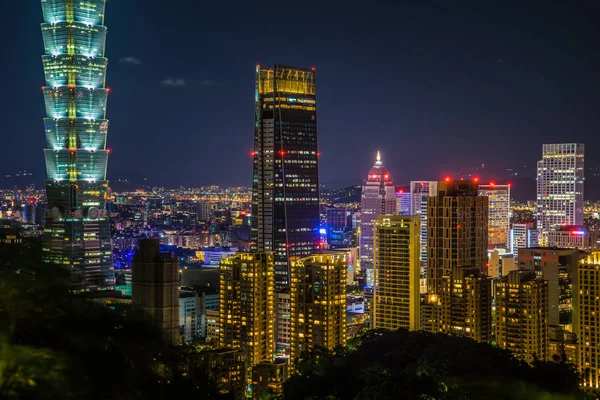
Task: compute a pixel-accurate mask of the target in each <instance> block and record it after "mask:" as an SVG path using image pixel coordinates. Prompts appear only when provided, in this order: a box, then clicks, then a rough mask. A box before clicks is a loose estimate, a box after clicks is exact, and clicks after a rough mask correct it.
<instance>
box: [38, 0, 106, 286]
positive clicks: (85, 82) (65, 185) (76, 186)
mask: <svg viewBox="0 0 600 400" xmlns="http://www.w3.org/2000/svg"><path fill="white" fill-rule="evenodd" d="M105 2H106V0H85V1H83V0H42V11H43V16H44V23H43V24H42V34H43V38H44V50H45V55H43V56H42V62H43V65H44V73H45V76H46V85H45V86H43V87H42V91H43V94H44V101H45V103H46V118H44V125H45V131H46V146H47V148H46V149H44V156H45V159H46V170H47V173H48V179H47V180H46V193H47V196H48V209H49V213H48V214H49V215H48V216H47V218H46V229H45V246H44V260H45V261H46V262H48V263H53V264H59V265H62V266H64V267H67V268H69V269H70V270H71V273H72V278H73V281H74V289H76V290H95V289H99V288H103V287H112V286H114V283H115V277H114V271H113V266H112V251H111V245H110V231H109V221H108V215H107V212H106V191H107V188H108V182H107V180H106V165H107V159H108V153H109V150H107V149H106V136H107V131H108V120H106V119H105V114H106V101H107V97H108V91H109V90H108V89H107V88H106V87H105V76H106V66H107V63H108V61H107V59H106V58H105V57H104V47H105V41H106V27H105V26H103V23H104V9H105Z"/></svg>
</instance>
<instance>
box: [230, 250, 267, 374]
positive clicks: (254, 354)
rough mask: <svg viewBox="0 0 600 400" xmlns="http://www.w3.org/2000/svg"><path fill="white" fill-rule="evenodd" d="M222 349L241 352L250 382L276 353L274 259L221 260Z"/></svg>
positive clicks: (257, 256)
mask: <svg viewBox="0 0 600 400" xmlns="http://www.w3.org/2000/svg"><path fill="white" fill-rule="evenodd" d="M220 271H221V278H220V293H219V294H220V298H219V300H220V302H219V348H221V349H240V350H241V354H242V361H243V362H244V363H245V364H246V378H247V380H248V383H249V384H250V383H251V381H252V367H254V366H255V365H256V364H258V363H260V362H262V361H268V362H270V361H272V360H273V354H274V352H275V342H274V340H275V292H274V268H273V255H272V254H270V253H238V254H236V255H233V256H229V257H226V258H223V259H221V264H220Z"/></svg>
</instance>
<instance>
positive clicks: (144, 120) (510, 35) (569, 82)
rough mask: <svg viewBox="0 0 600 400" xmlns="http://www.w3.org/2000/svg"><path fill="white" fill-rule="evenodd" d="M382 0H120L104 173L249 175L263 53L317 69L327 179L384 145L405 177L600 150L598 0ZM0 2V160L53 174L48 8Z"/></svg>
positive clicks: (198, 179)
mask: <svg viewBox="0 0 600 400" xmlns="http://www.w3.org/2000/svg"><path fill="white" fill-rule="evenodd" d="M320 3H324V4H326V5H321V4H320ZM371 3H373V5H371ZM389 3H390V4H384V3H383V2H352V1H350V2H341V1H339V2H318V1H310V2H301V1H287V2H285V1H284V2H262V1H252V2H249V1H244V2H242V1H210V2H208V1H190V0H177V1H166V0H145V1H139V0H138V1H134V0H109V1H108V4H107V12H106V21H105V24H106V25H107V26H108V43H107V57H108V58H109V60H110V65H109V69H108V80H107V85H108V87H110V88H111V96H110V98H109V102H108V114H107V118H108V119H110V121H111V126H110V130H109V138H108V143H109V148H110V149H111V150H112V154H111V157H110V158H109V173H108V177H109V179H111V180H115V179H117V178H130V179H134V180H140V179H142V178H143V177H146V178H148V182H149V183H150V182H151V183H155V184H162V185H166V186H169V187H177V186H179V185H185V186H200V185H207V184H218V185H222V186H225V185H249V184H250V182H251V174H252V172H251V158H250V155H249V153H250V151H251V149H252V137H253V117H254V114H253V95H254V68H255V65H256V64H257V63H260V64H263V65H269V64H273V63H279V64H285V65H293V66H301V67H313V66H314V67H315V68H316V71H317V99H318V100H317V101H318V103H317V109H318V129H319V147H320V151H321V154H322V156H321V159H320V160H321V162H320V176H321V182H323V183H330V184H332V185H333V186H341V185H343V184H350V183H360V182H361V180H362V179H363V178H364V177H365V175H366V174H367V172H368V171H369V168H370V166H371V165H372V164H373V161H374V157H375V152H376V151H377V150H378V149H379V150H381V151H382V156H383V161H384V163H385V164H386V166H387V167H388V169H389V170H390V171H391V173H392V174H393V177H394V180H395V181H396V183H397V184H404V183H407V182H408V181H409V180H411V179H413V180H414V179H438V178H441V177H442V176H443V175H445V174H447V173H457V172H462V171H468V170H469V168H470V167H472V166H476V165H480V164H482V163H485V166H486V169H488V170H490V171H499V170H503V169H505V168H522V167H523V166H524V165H527V166H528V168H532V167H533V166H534V163H535V161H536V160H538V159H539V157H540V155H541V145H542V143H552V142H574V141H579V142H583V143H585V144H586V164H587V167H588V168H586V169H588V170H589V169H590V168H591V167H595V166H598V165H600V161H598V159H597V158H596V157H595V154H598V152H600V135H599V132H600V118H599V115H600V114H599V110H600V108H599V107H600V92H599V89H600V81H599V78H598V76H599V73H600V28H599V24H598V11H599V10H598V8H595V9H592V8H591V7H592V6H591V5H586V4H585V3H584V2H570V3H571V4H570V5H569V4H568V3H567V2H564V4H563V5H548V4H546V5H543V6H541V5H540V4H542V3H541V2H527V1H523V2H514V3H511V4H510V6H508V4H509V3H508V2H490V1H481V2H460V1H459V2H449V1H446V2H439V3H430V4H429V5H422V4H420V3H421V2H414V3H415V4H416V3H419V4H418V5H415V4H412V5H406V4H405V5H398V4H393V5H392V4H391V3H396V2H391V1H390V2H389ZM423 3H425V2H423ZM428 3H429V2H428ZM490 3H495V5H491V4H490ZM543 3H550V2H543ZM553 3H555V2H553ZM575 3H579V4H578V5H577V6H575ZM589 3H592V2H589ZM355 4H356V5H355ZM375 4H377V5H375ZM2 5H3V11H4V14H5V16H10V17H7V18H4V21H3V23H2V24H0V32H1V35H2V39H3V40H2V42H3V46H4V51H3V57H2V58H3V62H2V67H1V71H2V76H3V78H4V82H3V96H2V97H1V98H0V110H1V113H2V114H1V117H2V126H1V127H0V136H1V139H2V142H1V143H3V146H2V152H1V153H0V154H1V155H0V174H1V175H2V176H3V175H4V174H6V173H13V172H15V171H17V170H21V169H30V170H34V171H37V172H38V173H45V167H44V164H43V154H42V148H43V147H44V146H45V143H44V131H43V124H42V118H43V117H44V104H43V98H42V93H41V92H40V87H41V86H42V85H43V84H44V76H43V71H42V64H41V57H40V56H41V55H42V53H43V45H42V37H41V33H40V27H39V24H40V23H41V22H42V13H41V7H40V5H39V1H36V0H20V1H3V2H2ZM596 7H597V6H596ZM490 173H491V172H490ZM38 177H39V176H38ZM39 178H40V182H41V179H42V178H41V177H39Z"/></svg>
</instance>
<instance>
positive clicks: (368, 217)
mask: <svg viewBox="0 0 600 400" xmlns="http://www.w3.org/2000/svg"><path fill="white" fill-rule="evenodd" d="M395 191H396V187H395V186H394V183H393V181H392V176H391V175H390V173H389V172H388V170H387V169H386V168H385V166H384V165H383V164H382V162H381V155H380V154H379V152H377V159H376V161H375V165H373V167H371V170H370V171H369V175H368V176H367V180H366V181H365V182H364V184H363V187H362V195H361V199H360V209H361V221H360V268H361V269H362V270H364V271H366V276H367V282H366V283H367V285H372V284H373V224H374V223H375V221H377V218H378V217H379V215H381V214H395V213H396V194H395Z"/></svg>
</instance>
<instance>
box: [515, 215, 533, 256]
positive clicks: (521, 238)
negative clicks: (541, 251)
mask: <svg viewBox="0 0 600 400" xmlns="http://www.w3.org/2000/svg"><path fill="white" fill-rule="evenodd" d="M537 246H538V232H537V230H536V229H535V228H534V224H533V222H522V223H514V224H512V228H511V229H510V252H511V253H512V254H514V255H515V256H517V254H518V252H519V249H524V248H527V247H537Z"/></svg>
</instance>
